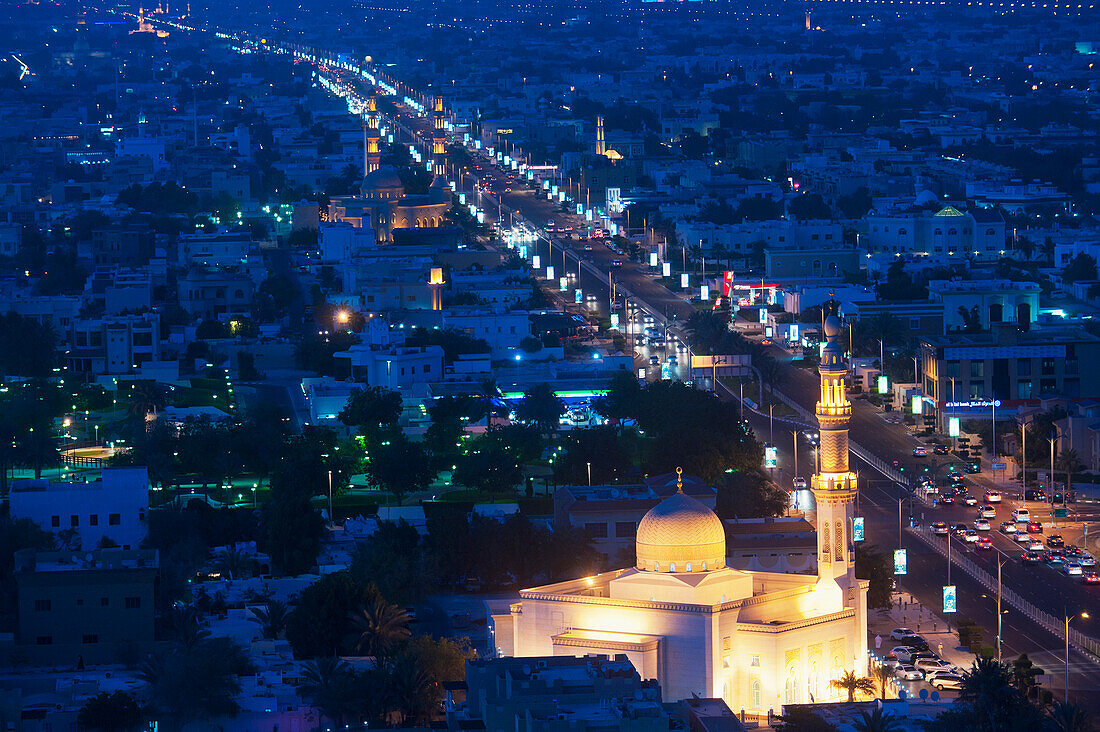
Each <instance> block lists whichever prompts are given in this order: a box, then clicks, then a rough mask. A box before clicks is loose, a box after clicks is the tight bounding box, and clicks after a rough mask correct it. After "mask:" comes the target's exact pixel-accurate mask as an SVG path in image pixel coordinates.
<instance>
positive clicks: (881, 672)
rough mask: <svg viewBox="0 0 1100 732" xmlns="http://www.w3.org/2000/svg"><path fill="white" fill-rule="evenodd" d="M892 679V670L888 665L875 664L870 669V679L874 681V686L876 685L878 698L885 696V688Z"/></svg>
mask: <svg viewBox="0 0 1100 732" xmlns="http://www.w3.org/2000/svg"><path fill="white" fill-rule="evenodd" d="M893 680H894V670H893V669H892V668H890V667H889V666H875V667H874V668H873V669H871V681H873V682H875V686H876V687H878V696H879V698H880V699H885V698H886V688H887V687H888V686H890V682H891V681H893Z"/></svg>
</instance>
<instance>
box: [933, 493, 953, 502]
mask: <svg viewBox="0 0 1100 732" xmlns="http://www.w3.org/2000/svg"><path fill="white" fill-rule="evenodd" d="M936 500H937V501H939V502H940V503H946V504H948V505H951V504H953V503H955V496H953V495H951V494H950V493H944V494H943V495H942V496H940V497H939V498H937V499H936Z"/></svg>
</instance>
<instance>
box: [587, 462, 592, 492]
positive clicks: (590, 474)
mask: <svg viewBox="0 0 1100 732" xmlns="http://www.w3.org/2000/svg"><path fill="white" fill-rule="evenodd" d="M587 465H588V487H589V488H591V487H592V463H590V462H589V463H587Z"/></svg>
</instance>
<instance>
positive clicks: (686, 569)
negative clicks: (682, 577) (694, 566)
mask: <svg viewBox="0 0 1100 732" xmlns="http://www.w3.org/2000/svg"><path fill="white" fill-rule="evenodd" d="M684 571H685V572H690V571H691V562H688V563H687V567H686V568H685V569H684Z"/></svg>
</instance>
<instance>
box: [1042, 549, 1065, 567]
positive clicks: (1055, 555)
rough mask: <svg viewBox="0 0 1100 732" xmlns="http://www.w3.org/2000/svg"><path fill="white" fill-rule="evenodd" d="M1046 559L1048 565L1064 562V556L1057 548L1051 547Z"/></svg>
mask: <svg viewBox="0 0 1100 732" xmlns="http://www.w3.org/2000/svg"><path fill="white" fill-rule="evenodd" d="M1046 560H1047V564H1050V565H1055V564H1065V561H1066V556H1065V555H1064V554H1062V552H1060V551H1058V550H1057V549H1051V550H1049V551H1048V552H1047V556H1046Z"/></svg>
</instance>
